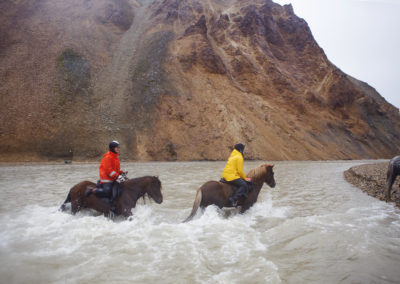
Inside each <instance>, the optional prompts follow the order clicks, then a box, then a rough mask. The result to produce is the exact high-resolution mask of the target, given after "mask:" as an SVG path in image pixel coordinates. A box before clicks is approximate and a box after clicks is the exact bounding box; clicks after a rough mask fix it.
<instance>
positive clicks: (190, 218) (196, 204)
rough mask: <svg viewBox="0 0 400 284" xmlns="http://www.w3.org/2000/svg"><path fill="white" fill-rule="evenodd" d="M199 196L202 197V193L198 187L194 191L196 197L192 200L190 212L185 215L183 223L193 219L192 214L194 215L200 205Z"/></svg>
mask: <svg viewBox="0 0 400 284" xmlns="http://www.w3.org/2000/svg"><path fill="white" fill-rule="evenodd" d="M201 198H202V193H201V188H199V189H198V190H197V193H196V198H195V199H194V202H193V208H192V212H191V213H190V215H189V217H187V218H186V219H185V221H183V223H186V222H189V221H190V220H192V219H193V217H194V215H196V213H197V209H199V207H200V203H201Z"/></svg>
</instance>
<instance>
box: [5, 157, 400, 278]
mask: <svg viewBox="0 0 400 284" xmlns="http://www.w3.org/2000/svg"><path fill="white" fill-rule="evenodd" d="M260 163H261V162H245V170H246V171H247V170H249V169H250V168H252V167H256V166H257V165H259V164H260ZM361 163H363V162H362V161H331V162H276V163H275V168H274V169H275V180H276V183H277V185H276V187H275V188H273V189H272V188H270V187H268V186H267V185H264V187H263V189H262V190H261V193H260V196H259V199H258V202H257V203H256V204H255V205H254V206H253V207H252V208H251V209H250V210H249V211H248V212H246V213H245V214H238V213H237V211H236V210H223V211H220V210H218V209H217V208H215V207H208V208H207V209H206V210H205V211H204V213H203V214H202V215H201V214H200V213H198V215H197V216H196V217H195V218H194V220H193V221H191V222H189V223H184V224H183V223H181V221H182V220H184V219H185V218H186V217H187V216H188V215H189V213H190V211H191V207H192V204H193V201H194V197H195V192H196V189H197V188H198V187H199V186H200V185H201V184H202V183H204V182H205V181H207V180H216V179H219V175H220V173H221V171H222V169H223V167H224V163H223V162H176V163H164V162H163V163H124V162H122V163H121V166H122V168H123V169H124V170H128V171H129V176H131V177H134V176H135V177H136V176H143V175H157V176H159V178H160V180H161V181H162V186H163V195H164V202H163V203H162V204H161V205H158V204H156V203H155V202H150V201H148V200H146V202H145V203H144V202H143V201H139V203H138V206H137V207H136V208H135V209H133V217H131V219H130V220H123V219H118V218H117V219H116V220H110V219H107V218H105V217H103V216H101V215H98V214H96V213H95V212H92V211H83V212H80V213H78V214H77V215H75V216H72V215H71V214H70V213H65V212H59V211H58V208H59V206H60V205H61V203H62V202H63V201H64V199H65V197H66V195H67V193H68V190H69V188H70V187H72V186H73V185H74V184H75V183H77V182H79V181H81V180H87V179H88V180H93V181H94V180H95V179H96V178H97V174H98V165H97V164H84V163H82V164H75V163H74V164H70V165H61V164H52V165H50V164H29V165H2V166H0V228H1V230H0V279H1V282H2V283H400V210H399V209H398V208H396V207H394V205H393V204H387V203H385V202H382V201H379V200H376V199H374V198H372V197H369V196H368V195H366V194H365V193H363V192H362V191H361V190H359V189H357V188H356V187H354V186H352V185H350V184H348V183H347V182H346V181H345V180H344V177H343V171H344V170H346V169H348V168H349V167H351V166H354V165H358V164H361Z"/></svg>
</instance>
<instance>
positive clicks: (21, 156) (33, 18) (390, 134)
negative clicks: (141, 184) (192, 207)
mask: <svg viewBox="0 0 400 284" xmlns="http://www.w3.org/2000/svg"><path fill="white" fill-rule="evenodd" d="M0 81H1V82H0V95H1V97H0V102H1V105H2V108H1V109H0V117H1V121H2V122H1V125H0V142H1V143H0V154H1V157H0V160H2V161H11V160H27V159H31V160H44V159H45V160H46V159H57V158H66V157H68V156H69V155H70V152H71V151H72V152H73V154H74V157H75V158H78V159H98V158H99V156H100V155H101V154H102V153H103V152H104V151H105V150H106V148H107V144H108V142H109V141H110V140H112V139H117V140H119V141H120V142H121V144H122V157H123V159H129V160H202V159H207V160H220V159H226V158H227V156H228V154H229V152H230V150H231V147H232V145H233V144H234V143H237V142H239V141H241V142H243V143H244V144H246V146H247V147H246V158H248V159H264V160H282V159H360V158H389V157H392V156H394V155H395V154H398V153H399V152H400V116H399V110H398V109H396V108H395V107H393V106H392V105H390V104H389V103H387V102H386V101H385V100H384V99H383V98H382V97H381V96H380V95H379V94H378V93H377V92H376V91H375V90H374V89H373V88H372V87H370V86H369V85H368V84H366V83H363V82H361V81H358V80H357V79H355V78H352V77H350V76H348V75H346V74H344V73H343V72H342V71H341V70H340V69H338V68H337V67H336V66H334V65H333V64H332V63H331V62H330V61H329V60H328V59H327V57H326V55H325V54H324V51H323V50H322V49H321V48H320V47H319V46H318V44H317V43H316V42H315V40H314V38H313V36H312V33H311V31H310V29H309V27H308V25H307V23H306V22H305V21H304V20H303V19H301V18H299V17H297V16H296V15H295V14H294V13H293V9H292V7H291V6H290V5H285V6H280V5H278V4H275V3H273V2H272V1H270V0H264V1H260V0H206V1H196V0H159V1H154V0H142V1H139V0H137V1H135V0H20V1H2V2H0Z"/></svg>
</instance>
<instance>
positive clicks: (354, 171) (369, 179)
mask: <svg viewBox="0 0 400 284" xmlns="http://www.w3.org/2000/svg"><path fill="white" fill-rule="evenodd" d="M388 164H389V163H388V162H383V163H374V164H365V165H360V166H355V167H351V168H350V169H348V170H347V171H345V172H344V177H345V179H346V180H347V181H348V182H349V183H351V184H352V185H355V186H357V187H359V188H360V189H361V190H362V191H364V192H365V193H367V194H368V195H370V196H373V197H375V198H378V199H379V200H382V201H385V200H386V199H385V197H386V187H387V185H386V175H387V171H388ZM399 181H400V178H399V177H397V179H396V180H395V182H394V183H393V187H392V191H391V201H390V202H393V203H394V204H396V206H397V207H400V187H399Z"/></svg>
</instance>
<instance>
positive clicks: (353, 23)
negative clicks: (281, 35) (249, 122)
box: [273, 0, 400, 108]
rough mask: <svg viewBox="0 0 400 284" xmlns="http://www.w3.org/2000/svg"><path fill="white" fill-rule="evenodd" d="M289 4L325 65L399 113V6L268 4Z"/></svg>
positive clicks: (398, 1)
mask: <svg viewBox="0 0 400 284" xmlns="http://www.w3.org/2000/svg"><path fill="white" fill-rule="evenodd" d="M273 1H274V2H276V3H279V4H281V5H283V4H288V3H292V5H293V8H294V12H295V13H296V15H297V16H299V17H301V18H303V19H305V20H306V21H307V23H308V25H309V26H310V28H311V31H312V33H313V35H314V38H315V39H316V41H317V42H318V44H319V46H321V47H322V48H323V49H324V51H325V53H326V55H327V56H328V58H329V60H330V61H331V62H332V63H333V64H335V65H336V66H337V67H339V68H340V69H341V70H342V71H343V72H345V73H347V74H349V75H351V76H353V77H355V78H357V79H359V80H361V81H364V82H366V83H368V84H369V85H370V86H372V87H374V88H375V89H376V90H377V91H378V92H379V93H380V94H381V95H382V96H383V97H384V98H385V99H386V100H387V101H388V102H390V103H391V104H393V105H394V106H396V107H397V108H400V0H273Z"/></svg>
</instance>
